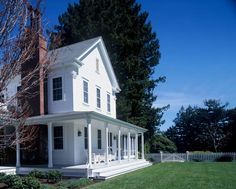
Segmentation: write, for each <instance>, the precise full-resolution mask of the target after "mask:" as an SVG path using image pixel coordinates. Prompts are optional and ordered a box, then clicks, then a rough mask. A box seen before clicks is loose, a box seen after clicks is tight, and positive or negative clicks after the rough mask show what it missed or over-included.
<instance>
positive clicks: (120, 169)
mask: <svg viewBox="0 0 236 189" xmlns="http://www.w3.org/2000/svg"><path fill="white" fill-rule="evenodd" d="M151 165H152V164H151V163H150V162H148V161H141V162H132V163H126V164H124V165H120V166H119V165H118V166H113V167H107V168H103V169H102V170H101V169H100V170H93V175H94V178H95V179H99V180H106V179H110V178H113V177H115V176H118V175H122V174H125V173H129V172H132V171H136V170H138V169H142V168H145V167H148V166H151Z"/></svg>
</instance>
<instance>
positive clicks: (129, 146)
mask: <svg viewBox="0 0 236 189" xmlns="http://www.w3.org/2000/svg"><path fill="white" fill-rule="evenodd" d="M130 148H131V143H130V131H129V132H128V160H130V150H131V149H130Z"/></svg>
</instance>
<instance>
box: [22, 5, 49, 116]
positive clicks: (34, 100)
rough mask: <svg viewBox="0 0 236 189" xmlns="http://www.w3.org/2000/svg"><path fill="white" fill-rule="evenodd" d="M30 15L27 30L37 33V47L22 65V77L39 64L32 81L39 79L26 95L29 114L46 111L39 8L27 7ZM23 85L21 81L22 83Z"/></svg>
mask: <svg viewBox="0 0 236 189" xmlns="http://www.w3.org/2000/svg"><path fill="white" fill-rule="evenodd" d="M28 11H29V15H30V20H29V21H30V23H29V28H28V30H29V31H31V32H32V33H37V37H36V38H37V40H36V44H35V46H36V47H37V49H36V51H35V52H34V55H33V56H32V58H31V59H30V60H29V61H27V62H26V63H24V64H23V65H22V77H24V76H25V75H26V74H29V73H30V72H31V71H32V70H34V69H35V67H37V66H40V69H39V71H38V72H37V73H36V75H35V77H34V78H32V82H33V80H34V81H36V80H37V81H39V82H38V85H37V86H34V87H32V88H30V93H31V94H33V95H32V96H30V97H26V99H27V101H28V103H29V104H30V106H31V115H30V116H36V115H44V114H45V112H47V110H46V108H45V107H47V102H46V101H47V100H46V99H45V96H46V95H45V93H46V89H47V87H45V82H44V74H43V72H44V70H43V67H42V66H41V65H42V64H44V63H45V56H46V53H47V43H46V40H45V38H44V37H43V34H42V24H41V13H40V11H39V9H33V7H32V6H29V7H28ZM22 85H23V83H22Z"/></svg>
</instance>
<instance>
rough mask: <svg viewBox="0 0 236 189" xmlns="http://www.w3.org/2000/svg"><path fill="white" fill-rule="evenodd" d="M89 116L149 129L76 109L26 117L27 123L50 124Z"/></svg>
mask: <svg viewBox="0 0 236 189" xmlns="http://www.w3.org/2000/svg"><path fill="white" fill-rule="evenodd" d="M87 118H91V119H96V120H100V121H104V122H107V123H110V124H115V125H118V126H121V127H126V128H129V129H135V130H137V131H140V132H146V131H147V129H145V128H142V127H139V126H137V125H134V124H131V123H128V122H125V121H121V120H119V119H115V118H112V117H109V116H105V115H102V114H99V113H97V112H93V111H83V112H79V111H74V112H66V113H57V114H47V115H41V116H33V117H29V118H27V119H26V122H25V125H36V124H48V123H49V122H55V121H68V120H76V119H87Z"/></svg>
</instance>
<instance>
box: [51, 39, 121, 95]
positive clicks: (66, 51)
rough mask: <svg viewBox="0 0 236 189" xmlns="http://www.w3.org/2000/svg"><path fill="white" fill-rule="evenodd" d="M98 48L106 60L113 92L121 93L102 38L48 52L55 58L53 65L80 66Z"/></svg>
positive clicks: (105, 64)
mask: <svg viewBox="0 0 236 189" xmlns="http://www.w3.org/2000/svg"><path fill="white" fill-rule="evenodd" d="M96 47H98V48H99V50H100V53H101V56H102V58H103V60H104V66H105V69H106V71H107V74H108V77H109V79H110V81H111V83H112V87H113V90H114V91H115V92H119V91H120V87H119V84H118V82H117V78H116V76H115V73H114V70H113V67H112V64H111V61H110V58H109V56H108V52H107V49H106V47H105V44H104V41H103V39H102V37H95V38H92V39H89V40H85V41H81V42H78V43H74V44H71V45H67V46H64V47H61V48H58V49H55V50H52V51H49V52H48V57H51V56H55V60H54V61H53V65H57V64H62V65H65V64H74V63H76V64H77V65H78V66H82V65H83V62H82V61H83V59H84V58H85V57H86V56H87V55H88V54H89V53H90V52H91V51H92V50H93V49H94V48H96Z"/></svg>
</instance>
